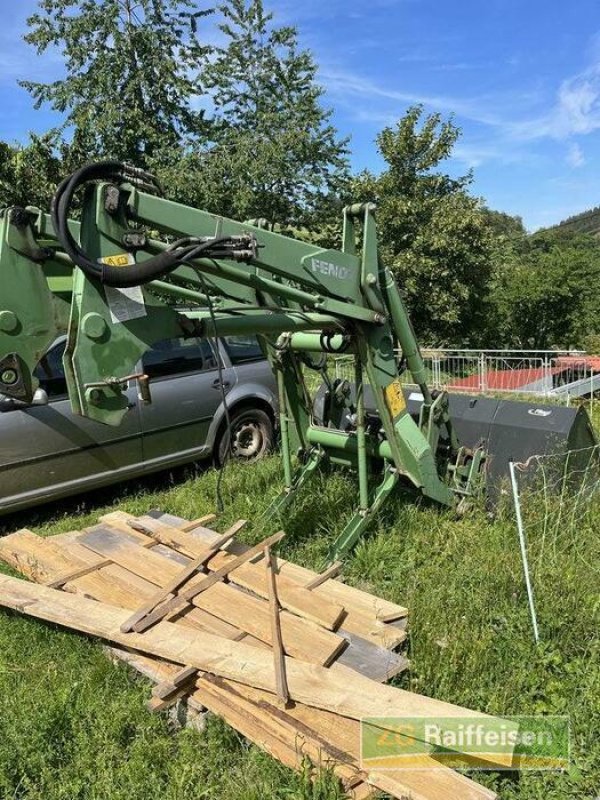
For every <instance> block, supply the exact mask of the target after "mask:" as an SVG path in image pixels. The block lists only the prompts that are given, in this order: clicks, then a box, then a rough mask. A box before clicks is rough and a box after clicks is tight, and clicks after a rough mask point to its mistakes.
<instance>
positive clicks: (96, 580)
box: [0, 533, 267, 648]
mask: <svg viewBox="0 0 600 800" xmlns="http://www.w3.org/2000/svg"><path fill="white" fill-rule="evenodd" d="M78 535H81V534H78ZM57 538H59V539H61V542H62V544H60V545H57V544H56V543H55V539H57ZM7 539H8V537H6V539H4V540H2V539H0V556H1V557H2V558H4V560H5V561H6V562H7V563H9V564H11V566H14V567H15V568H16V569H19V570H20V571H21V572H23V574H25V575H27V576H28V577H30V578H33V580H39V577H38V576H39V575H40V573H41V574H42V576H48V575H56V574H58V573H59V572H62V571H64V569H65V566H69V565H70V567H69V568H70V569H73V567H74V566H75V565H81V564H90V565H91V564H94V563H97V562H99V561H100V560H102V559H101V557H100V556H98V555H97V554H96V553H93V552H92V551H91V550H88V548H87V547H83V546H82V545H80V544H78V543H77V542H73V541H71V540H69V539H68V538H66V539H63V538H62V537H54V536H51V537H48V538H41V537H39V536H36V535H34V534H31V533H30V534H29V536H28V537H23V538H22V539H20V540H18V541H16V540H14V539H13V540H12V542H7V541H6V540H7ZM140 552H141V553H142V554H145V553H146V551H145V550H140ZM107 585H108V586H109V587H110V590H111V594H110V598H109V597H107V596H106V594H105V589H106V586H107ZM64 588H65V590H67V591H70V592H80V593H82V594H85V595H86V596H88V597H93V598H96V599H100V600H103V599H110V600H111V602H113V603H114V604H116V605H119V606H121V607H122V608H127V609H130V610H131V611H133V610H134V609H136V608H137V607H138V606H139V604H140V599H142V600H143V599H145V598H148V597H150V596H151V595H152V594H153V593H154V592H155V591H156V585H155V584H152V583H149V582H148V581H146V580H144V579H143V578H140V577H139V576H138V575H136V574H134V573H132V572H129V571H127V570H125V569H123V568H122V567H120V566H119V565H116V564H113V565H111V566H109V567H103V568H102V569H100V570H97V571H96V570H95V571H94V572H93V573H90V574H87V575H85V576H83V577H81V578H77V579H76V580H74V581H71V582H70V583H68V584H66V585H65V587H64ZM182 622H183V623H184V624H186V625H189V626H192V627H195V628H200V629H201V630H204V631H206V632H208V633H213V634H215V635H217V636H223V637H224V638H227V639H234V640H238V639H243V640H244V641H245V642H246V643H247V644H252V645H253V646H254V647H262V648H265V647H266V646H267V645H266V644H264V643H263V642H262V641H259V640H258V639H256V638H255V637H253V636H251V635H248V634H246V633H245V632H244V631H242V630H240V629H239V628H237V627H236V626H234V625H231V624H229V623H227V622H225V621H223V620H222V619H220V618H217V617H215V616H213V615H212V614H210V613H208V612H206V611H205V610H202V609H200V608H194V609H193V610H192V611H190V612H189V613H188V614H187V615H186V616H185V617H184V618H183V620H182Z"/></svg>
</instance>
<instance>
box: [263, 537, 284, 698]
mask: <svg viewBox="0 0 600 800" xmlns="http://www.w3.org/2000/svg"><path fill="white" fill-rule="evenodd" d="M265 568H266V570H267V585H268V587H269V608H270V610H271V642H272V645H273V662H274V664H275V683H276V686H277V697H278V698H279V700H280V701H281V702H282V703H283V705H284V706H286V705H287V704H288V703H289V702H290V690H289V687H288V683H287V676H286V671H285V653H284V651H283V641H282V638H281V619H280V618H279V600H278V598H277V581H276V580H275V562H274V559H273V551H272V550H271V548H270V547H268V546H267V547H265Z"/></svg>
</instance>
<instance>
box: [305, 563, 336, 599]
mask: <svg viewBox="0 0 600 800" xmlns="http://www.w3.org/2000/svg"><path fill="white" fill-rule="evenodd" d="M342 566H343V564H342V562H341V561H334V562H333V564H332V565H331V566H330V567H327V569H326V570H324V571H323V572H321V573H319V574H318V575H315V577H314V578H313V579H312V580H310V581H309V582H308V583H307V584H305V586H304V588H305V589H308V591H309V592H311V591H312V590H313V589H316V588H317V586H321V584H322V583H325V581H328V580H329V579H330V578H337V576H338V575H339V574H340V572H341V571H342Z"/></svg>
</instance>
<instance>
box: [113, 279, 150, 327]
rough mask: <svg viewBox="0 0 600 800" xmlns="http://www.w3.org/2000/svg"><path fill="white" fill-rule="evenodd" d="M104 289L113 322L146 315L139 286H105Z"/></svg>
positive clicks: (142, 294)
mask: <svg viewBox="0 0 600 800" xmlns="http://www.w3.org/2000/svg"><path fill="white" fill-rule="evenodd" d="M104 291H105V292H106V302H107V303H108V307H109V309H110V318H111V319H112V321H113V322H129V321H130V320H132V319H141V318H142V317H146V316H147V315H148V312H147V311H146V303H145V302H144V293H143V292H142V287H141V286H131V287H129V288H128V289H116V288H115V287H114V286H105V287H104Z"/></svg>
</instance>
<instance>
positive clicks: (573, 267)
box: [490, 229, 600, 350]
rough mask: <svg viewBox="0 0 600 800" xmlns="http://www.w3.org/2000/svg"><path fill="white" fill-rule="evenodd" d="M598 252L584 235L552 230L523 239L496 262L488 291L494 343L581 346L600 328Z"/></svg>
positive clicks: (591, 238) (505, 344) (537, 346)
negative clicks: (505, 257) (496, 269)
mask: <svg viewBox="0 0 600 800" xmlns="http://www.w3.org/2000/svg"><path fill="white" fill-rule="evenodd" d="M599 256H600V245H599V244H598V242H597V240H596V239H595V238H594V237H592V236H590V235H588V234H579V233H576V234H569V235H565V233H564V232H563V231H560V229H555V230H554V231H543V232H541V233H538V234H534V235H533V236H530V237H527V238H525V239H523V240H522V242H521V245H520V246H519V247H518V248H517V249H516V251H515V252H514V253H513V255H512V258H508V259H506V260H505V261H504V262H503V263H502V264H501V265H500V266H499V269H498V272H497V276H496V280H495V282H494V287H493V291H492V293H491V307H492V313H491V319H492V320H493V322H494V324H493V329H494V330H495V332H496V342H498V345H497V346H502V345H504V346H506V347H518V348H524V349H528V348H533V349H539V350H542V349H548V348H570V347H582V346H585V344H586V340H587V339H588V337H590V336H593V335H594V334H596V333H598V332H600V323H599V321H600V296H599V294H598V286H600V258H599ZM490 327H492V326H490Z"/></svg>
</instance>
